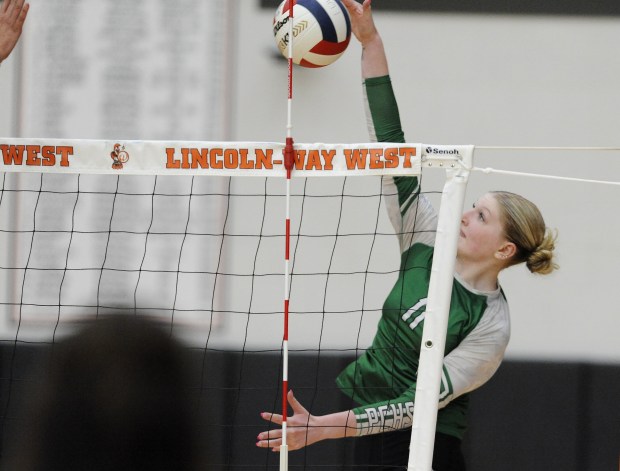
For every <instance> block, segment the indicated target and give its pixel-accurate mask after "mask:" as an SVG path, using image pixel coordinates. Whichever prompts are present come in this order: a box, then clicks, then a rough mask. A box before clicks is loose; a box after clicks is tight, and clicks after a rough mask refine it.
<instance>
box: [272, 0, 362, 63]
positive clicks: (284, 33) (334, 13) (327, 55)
mask: <svg viewBox="0 0 620 471" xmlns="http://www.w3.org/2000/svg"><path fill="white" fill-rule="evenodd" d="M289 11H290V0H284V1H283V2H282V3H281V4H280V6H279V7H278V9H277V10H276V14H275V16H274V18H273V34H274V37H275V41H276V44H277V46H278V49H280V52H281V53H282V55H283V56H284V57H286V58H288V55H289V34H290V25H289ZM350 40H351V20H350V18H349V13H348V12H347V10H346V8H345V7H344V5H343V4H342V3H341V2H340V0H297V1H296V2H295V3H294V10H293V57H292V59H293V62H294V63H295V64H298V65H301V66H303V67H324V66H326V65H329V64H331V63H333V62H334V61H335V60H336V59H338V58H339V57H340V56H342V54H344V51H345V50H346V48H347V46H348V45H349V41H350Z"/></svg>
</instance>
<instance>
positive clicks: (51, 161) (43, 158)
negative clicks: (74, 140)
mask: <svg viewBox="0 0 620 471" xmlns="http://www.w3.org/2000/svg"><path fill="white" fill-rule="evenodd" d="M0 151H2V161H3V162H4V165H24V164H25V165H32V166H46V167H50V166H54V165H56V162H57V161H58V157H60V166H61V167H68V166H69V156H70V155H73V147H72V146H38V145H22V144H18V145H7V144H0ZM24 157H25V159H24Z"/></svg>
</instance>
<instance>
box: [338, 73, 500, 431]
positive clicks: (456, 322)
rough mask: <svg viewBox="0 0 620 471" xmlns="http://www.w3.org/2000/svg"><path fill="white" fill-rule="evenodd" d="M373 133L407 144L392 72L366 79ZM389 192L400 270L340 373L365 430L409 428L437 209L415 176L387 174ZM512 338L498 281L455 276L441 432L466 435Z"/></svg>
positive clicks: (441, 400)
mask: <svg viewBox="0 0 620 471" xmlns="http://www.w3.org/2000/svg"><path fill="white" fill-rule="evenodd" d="M365 93H366V97H367V100H366V105H367V106H366V108H367V111H368V118H369V119H368V122H369V128H370V133H371V138H373V139H375V140H379V141H383V142H405V141H404V135H403V133H402V129H401V125H400V118H399V115H398V107H397V106H396V100H395V98H394V94H393V91H392V86H391V82H390V79H389V77H387V76H386V77H378V78H374V79H368V80H366V82H365ZM383 197H384V198H385V201H386V207H387V210H388V215H389V218H390V220H391V222H392V224H393V226H394V229H395V232H396V234H397V237H398V239H399V243H400V252H401V260H400V270H399V275H398V279H397V281H396V283H395V284H394V287H393V288H392V290H391V292H390V293H389V295H388V296H387V299H386V300H385V303H384V305H383V311H382V316H381V319H380V320H379V323H378V326H377V333H376V335H375V338H374V340H373V342H372V345H371V346H370V347H369V348H368V350H366V352H365V353H364V354H363V355H362V356H360V357H359V358H358V359H357V360H356V361H355V362H353V363H351V364H350V365H349V366H348V367H347V368H345V370H344V371H343V372H342V373H341V374H340V375H339V376H338V378H337V380H336V382H337V384H338V386H339V387H340V389H341V390H342V391H343V392H344V393H345V394H347V395H349V396H350V397H351V398H353V399H354V400H355V401H356V402H357V403H359V404H362V406H360V407H357V408H355V409H354V413H355V415H356V420H357V427H358V435H366V434H372V433H380V432H385V431H389V430H395V429H402V428H406V427H410V426H411V424H412V418H413V402H414V399H415V392H416V380H417V371H418V362H419V357H420V345H421V340H422V329H423V326H424V317H425V315H426V302H427V295H428V287H429V281H430V274H431V264H432V260H433V246H434V239H435V230H436V227H437V215H436V212H435V210H434V208H433V207H432V205H431V204H430V202H429V201H428V200H427V199H426V198H425V197H424V195H421V194H420V186H419V182H418V179H417V178H416V177H394V178H384V181H383ZM509 336H510V320H509V313H508V304H507V303H506V299H505V297H504V294H503V292H502V291H501V289H500V288H499V287H498V289H496V290H495V291H491V292H481V291H477V290H475V289H473V288H472V287H470V286H468V285H467V283H465V282H464V281H463V280H462V279H460V277H459V276H458V274H455V275H454V282H453V287H452V300H451V304H450V313H449V320H448V331H447V337H446V347H445V357H444V362H443V372H442V380H441V387H440V397H439V412H438V418H437V431H438V432H441V433H445V434H448V435H452V436H456V437H458V438H462V437H463V434H464V432H465V428H466V415H467V404H468V399H467V393H468V392H470V391H472V390H473V389H475V388H477V387H479V386H480V385H482V384H483V383H485V382H486V381H487V380H488V379H489V378H490V377H491V376H492V375H493V374H494V373H495V371H496V370H497V368H498V367H499V364H500V362H501V361H502V358H503V355H504V351H505V349H506V345H507V344H508V339H509Z"/></svg>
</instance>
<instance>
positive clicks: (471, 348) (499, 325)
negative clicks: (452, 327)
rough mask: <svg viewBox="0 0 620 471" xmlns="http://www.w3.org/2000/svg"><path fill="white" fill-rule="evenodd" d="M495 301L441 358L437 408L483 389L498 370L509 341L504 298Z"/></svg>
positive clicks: (507, 317) (507, 318)
mask: <svg viewBox="0 0 620 471" xmlns="http://www.w3.org/2000/svg"><path fill="white" fill-rule="evenodd" d="M496 301H497V302H496V303H494V304H493V305H490V306H489V307H488V308H487V310H486V311H485V313H484V315H483V316H482V319H481V320H480V322H479V323H478V325H477V326H476V327H475V328H474V329H473V330H472V331H471V332H470V333H469V335H467V336H466V337H465V338H464V339H463V340H462V341H461V343H460V344H459V345H458V347H456V348H455V349H454V350H452V351H451V352H450V353H449V354H448V355H446V357H445V358H444V363H443V374H442V384H441V394H440V398H439V408H442V407H445V406H446V405H447V404H448V403H449V402H450V401H452V400H453V399H455V398H457V397H459V396H461V395H463V394H466V393H468V392H470V391H473V390H474V389H476V388H478V387H480V386H482V385H483V384H484V383H486V382H487V381H488V380H489V379H490V378H491V377H492V376H493V374H494V373H495V371H497V368H499V365H500V363H501V362H502V360H503V358H504V352H505V351H506V347H507V345H508V340H509V339H510V316H509V312H508V304H507V303H506V300H505V299H504V298H503V296H501V295H500V296H499V297H498V299H497V300H496Z"/></svg>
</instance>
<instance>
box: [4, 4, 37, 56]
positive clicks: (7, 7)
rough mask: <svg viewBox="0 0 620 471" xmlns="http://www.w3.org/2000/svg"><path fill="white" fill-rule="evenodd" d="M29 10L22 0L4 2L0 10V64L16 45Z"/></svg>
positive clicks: (28, 6) (28, 5)
mask: <svg viewBox="0 0 620 471" xmlns="http://www.w3.org/2000/svg"><path fill="white" fill-rule="evenodd" d="M29 8H30V4H28V3H24V0H4V3H3V4H2V7H1V8H0V62H2V61H3V60H4V59H6V58H7V57H9V54H10V53H11V51H12V50H13V48H14V47H15V44H17V41H18V39H19V37H20V36H21V34H22V29H23V26H24V21H26V15H27V14H28V9H29Z"/></svg>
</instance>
